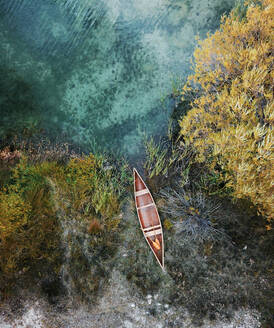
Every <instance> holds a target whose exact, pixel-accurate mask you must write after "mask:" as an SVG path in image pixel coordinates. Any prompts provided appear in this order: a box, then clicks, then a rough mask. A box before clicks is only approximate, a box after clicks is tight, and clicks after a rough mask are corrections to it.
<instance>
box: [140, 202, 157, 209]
mask: <svg viewBox="0 0 274 328" xmlns="http://www.w3.org/2000/svg"><path fill="white" fill-rule="evenodd" d="M150 206H155V204H154V203H150V204H147V205H143V206H140V207H137V210H142V209H143V208H147V207H150Z"/></svg>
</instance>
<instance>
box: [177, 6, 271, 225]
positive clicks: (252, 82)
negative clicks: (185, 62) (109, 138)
mask: <svg viewBox="0 0 274 328" xmlns="http://www.w3.org/2000/svg"><path fill="white" fill-rule="evenodd" d="M273 10H274V9H273V4H271V1H270V0H263V1H262V6H259V5H254V4H252V5H250V6H249V7H248V8H247V12H246V18H245V19H242V20H240V18H239V17H237V15H235V14H234V13H232V14H230V16H228V17H223V19H222V24H221V27H220V30H218V31H216V32H215V33H214V34H213V35H208V37H207V38H206V39H205V40H204V41H200V42H199V45H200V46H199V47H198V48H197V49H196V51H195V53H194V57H195V67H194V74H193V75H192V76H190V77H189V79H188V82H187V83H186V84H185V86H184V88H183V94H184V93H185V92H188V91H189V90H192V91H193V90H197V94H198V96H197V98H196V99H194V100H193V102H192V109H191V110H190V111H189V112H188V113H187V115H186V116H185V117H183V118H182V119H181V121H180V126H181V131H180V135H181V138H182V139H181V140H182V141H181V142H182V143H184V144H186V145H188V144H191V145H194V147H195V149H196V150H197V155H196V160H197V161H198V162H206V163H207V164H208V165H209V166H210V167H211V168H212V169H214V170H216V171H218V172H219V174H220V175H221V178H222V180H223V181H224V182H225V183H226V187H228V188H233V190H234V191H233V194H234V196H235V197H237V198H249V199H250V200H251V201H252V202H253V204H254V205H256V206H257V207H258V208H259V211H260V213H262V214H264V215H265V216H266V217H268V218H269V219H270V218H271V217H273V214H274V213H273V207H272V204H273V192H272V185H271V183H272V181H273V169H272V168H273V153H272V151H271V149H272V147H273V131H272V125H273V104H274V102H273V70H272V66H273V44H274V43H273V32H272V31H273Z"/></svg>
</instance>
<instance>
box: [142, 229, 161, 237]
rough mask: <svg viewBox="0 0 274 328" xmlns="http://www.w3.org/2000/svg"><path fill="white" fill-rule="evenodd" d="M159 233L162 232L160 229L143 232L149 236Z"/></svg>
mask: <svg viewBox="0 0 274 328" xmlns="http://www.w3.org/2000/svg"><path fill="white" fill-rule="evenodd" d="M161 233H162V229H157V230H152V231H148V232H145V236H146V237H151V236H155V235H160V234H161Z"/></svg>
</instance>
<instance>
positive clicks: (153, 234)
mask: <svg viewBox="0 0 274 328" xmlns="http://www.w3.org/2000/svg"><path fill="white" fill-rule="evenodd" d="M134 182H135V192H138V191H143V190H147V191H148V192H147V193H144V194H142V195H140V196H138V195H137V196H135V203H136V207H137V213H138V218H139V221H140V225H141V227H142V229H144V230H143V232H144V236H145V238H146V240H147V242H148V244H149V245H150V247H151V249H152V251H153V253H154V255H155V257H156V258H157V260H158V261H159V263H160V265H161V266H162V267H163V249H164V244H163V234H162V226H161V221H160V217H159V214H158V211H157V208H156V205H155V203H154V200H153V198H152V196H151V194H150V192H149V190H148V188H147V187H146V185H145V183H144V182H143V180H142V179H141V177H140V176H139V174H138V173H137V171H136V170H134ZM149 204H151V206H147V205H149ZM142 206H147V207H145V208H139V207H142Z"/></svg>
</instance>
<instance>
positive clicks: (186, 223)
mask: <svg viewBox="0 0 274 328" xmlns="http://www.w3.org/2000/svg"><path fill="white" fill-rule="evenodd" d="M159 195H160V196H161V197H162V201H161V203H160V204H159V209H160V211H161V212H163V213H165V214H166V215H168V217H169V220H170V221H171V223H172V225H173V226H174V228H175V230H176V234H178V235H181V237H180V238H182V239H183V240H185V241H186V240H187V239H188V240H196V239H198V240H200V241H203V240H221V239H225V238H226V236H225V234H224V232H222V231H221V230H219V229H216V228H215V227H214V225H215V222H214V221H215V217H214V212H216V210H217V209H218V208H219V206H220V205H219V204H218V203H216V202H215V203H213V201H209V200H206V198H205V196H204V195H203V194H202V193H201V192H199V191H195V192H190V191H188V192H187V191H186V190H185V189H184V188H182V187H177V190H175V189H171V188H165V189H162V190H161V191H160V193H159ZM188 242H189V241H188Z"/></svg>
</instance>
